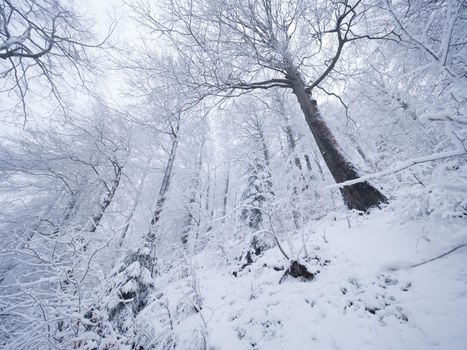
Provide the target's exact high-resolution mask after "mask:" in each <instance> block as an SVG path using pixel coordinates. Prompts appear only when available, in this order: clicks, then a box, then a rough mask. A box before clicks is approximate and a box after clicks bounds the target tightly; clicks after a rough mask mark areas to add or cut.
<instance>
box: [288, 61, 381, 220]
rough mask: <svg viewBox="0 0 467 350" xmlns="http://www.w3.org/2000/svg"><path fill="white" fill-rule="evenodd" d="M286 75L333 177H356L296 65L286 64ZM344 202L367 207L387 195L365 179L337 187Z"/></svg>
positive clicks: (358, 206)
mask: <svg viewBox="0 0 467 350" xmlns="http://www.w3.org/2000/svg"><path fill="white" fill-rule="evenodd" d="M287 75H288V78H289V79H290V82H291V84H292V90H293V93H294V95H295V96H296V98H297V100H298V102H299V104H300V107H301V109H302V111H303V114H304V115H305V119H306V122H307V124H308V127H309V128H310V130H311V133H312V134H313V137H314V139H315V141H316V144H317V145H318V148H319V150H320V152H321V155H322V156H323V158H324V161H325V162H326V165H327V166H328V168H329V171H330V172H331V174H332V176H333V177H334V180H335V181H336V182H337V183H339V182H343V181H347V180H353V179H356V178H358V177H359V175H358V173H357V171H356V170H355V168H354V166H353V165H352V164H351V163H350V162H349V161H347V160H346V159H345V157H344V155H343V154H342V151H341V150H340V148H339V145H338V144H337V141H336V139H335V137H334V135H333V134H332V132H331V130H330V129H329V128H328V126H327V125H326V123H325V121H324V120H323V119H322V118H321V115H320V114H319V110H318V106H317V103H316V101H315V100H313V99H312V98H311V96H310V94H309V92H307V91H306V86H305V83H304V82H303V80H302V78H301V77H300V75H299V73H298V71H297V69H296V68H295V67H292V66H291V67H289V68H287ZM340 191H341V193H342V197H343V199H344V202H345V204H346V205H347V207H348V208H349V209H356V210H361V211H367V210H368V209H369V208H371V207H375V206H378V205H379V204H381V203H387V199H386V197H385V196H384V195H383V194H382V193H381V192H380V191H379V190H378V189H376V188H375V187H373V186H372V185H370V184H369V183H368V182H366V181H365V182H361V183H357V184H355V185H351V186H345V187H343V188H340Z"/></svg>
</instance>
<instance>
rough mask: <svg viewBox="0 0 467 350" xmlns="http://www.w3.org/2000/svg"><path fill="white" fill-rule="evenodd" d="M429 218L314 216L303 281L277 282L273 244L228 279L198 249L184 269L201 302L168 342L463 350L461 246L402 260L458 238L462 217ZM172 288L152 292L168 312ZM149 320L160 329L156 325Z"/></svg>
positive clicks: (226, 269)
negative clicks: (158, 295)
mask: <svg viewBox="0 0 467 350" xmlns="http://www.w3.org/2000/svg"><path fill="white" fill-rule="evenodd" d="M432 220H435V219H427V218H424V219H423V220H420V221H412V222H408V223H402V222H401V220H400V219H399V218H398V217H397V215H396V214H395V213H394V212H392V211H391V210H388V209H386V210H384V211H375V212H373V213H372V214H370V215H369V216H358V215H355V216H343V217H340V218H336V219H335V220H334V218H332V217H328V218H326V219H323V220H321V221H319V222H317V223H315V224H314V225H315V226H313V227H308V230H309V231H310V232H311V231H313V232H314V233H313V234H312V235H311V236H310V238H309V240H308V242H307V251H308V254H309V258H308V259H307V260H306V261H303V262H304V263H306V265H307V267H308V269H309V270H310V272H312V273H315V274H316V277H315V278H314V279H313V280H312V281H300V280H297V279H293V278H290V277H287V278H284V279H283V280H282V281H281V283H279V282H280V280H281V278H282V276H283V274H284V271H283V268H284V267H285V266H287V262H286V261H285V260H284V258H283V256H282V255H281V254H280V252H279V250H278V249H277V248H274V249H271V250H269V251H267V252H266V253H265V254H263V255H262V256H261V257H259V258H258V260H257V261H255V262H254V263H253V264H252V265H250V266H249V267H246V268H245V269H244V270H242V271H241V272H239V273H238V275H237V277H235V276H234V275H233V274H232V267H231V266H216V265H213V261H218V260H214V259H212V256H211V255H210V254H205V255H198V256H196V257H194V259H193V261H192V268H193V271H194V274H193V276H196V279H197V281H196V284H197V288H198V292H199V294H200V296H201V299H202V300H201V304H202V309H201V311H200V312H199V313H198V312H193V313H192V314H191V316H189V317H188V318H186V319H179V320H178V321H174V322H172V325H171V330H172V331H171V334H172V336H173V337H174V338H173V341H174V343H175V345H176V347H177V348H180V349H198V348H199V349H202V348H204V347H205V344H206V345H207V348H208V349H212V350H215V349H218V350H228V349H232V350H239V349H451V350H456V349H458V350H461V349H465V348H466V346H467V332H466V330H467V329H466V326H467V323H466V320H467V316H466V315H467V248H460V249H458V250H457V251H455V252H453V253H452V254H449V255H447V256H445V257H442V258H440V259H437V260H434V261H432V262H429V263H426V264H423V265H421V266H418V267H413V268H410V267H409V266H411V265H414V264H417V263H420V262H423V261H425V260H428V259H431V258H433V257H436V256H438V255H440V254H442V253H444V252H446V251H448V250H450V249H451V248H453V247H454V246H456V244H454V242H458V243H459V244H462V243H465V242H467V230H466V229H465V219H459V220H458V221H455V220H454V221H451V222H450V223H446V222H433V221H432ZM293 243H296V246H297V247H299V246H300V241H299V240H297V242H293ZM297 253H298V252H297ZM159 283H161V281H159ZM159 286H160V284H159ZM180 286H181V285H180V280H178V281H177V282H174V284H170V283H169V284H167V285H166V287H164V288H162V289H161V291H162V293H163V294H164V295H165V298H167V305H168V308H169V309H172V310H171V314H172V315H174V314H176V312H177V310H176V309H177V307H176V306H177V305H178V306H179V304H180V303H181V300H183V299H184V298H185V299H189V298H190V297H189V295H188V293H184V292H183V288H181V287H180ZM149 309H150V308H149ZM141 316H143V317H144V318H145V319H146V320H148V319H152V320H154V315H151V314H150V313H147V314H146V315H141ZM153 327H154V328H153V330H155V332H156V333H157V330H159V332H162V333H165V336H167V329H165V331H164V330H162V329H161V328H160V324H158V322H155V323H154V325H153ZM161 336H163V335H162V334H161Z"/></svg>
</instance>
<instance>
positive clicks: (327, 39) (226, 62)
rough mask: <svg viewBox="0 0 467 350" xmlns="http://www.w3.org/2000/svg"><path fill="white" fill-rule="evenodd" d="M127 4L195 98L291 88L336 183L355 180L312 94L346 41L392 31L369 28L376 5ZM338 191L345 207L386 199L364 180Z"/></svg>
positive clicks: (210, 0)
mask: <svg viewBox="0 0 467 350" xmlns="http://www.w3.org/2000/svg"><path fill="white" fill-rule="evenodd" d="M129 6H131V7H132V8H133V11H134V12H135V13H136V15H137V16H136V17H137V20H138V21H139V23H140V25H141V26H144V27H146V28H148V29H149V30H150V31H152V32H158V33H162V34H163V36H164V37H165V38H166V39H167V40H168V43H169V45H171V48H172V50H175V52H176V54H177V56H178V57H179V62H185V63H186V65H187V67H188V68H187V69H186V72H185V76H184V77H180V78H178V79H177V83H180V82H181V83H182V84H185V85H190V86H191V88H192V90H194V91H197V93H198V94H199V96H200V98H203V97H206V96H223V97H225V96H239V95H241V94H243V93H246V92H249V91H253V90H256V89H271V88H285V89H290V90H291V91H292V93H293V94H294V95H295V96H296V98H297V101H298V103H299V105H300V107H301V109H302V112H303V114H304V116H305V119H306V121H307V124H308V126H309V128H310V131H311V133H312V135H313V137H314V139H315V141H316V144H317V145H318V147H319V150H320V152H321V155H322V156H323V158H324V160H325V162H326V164H327V166H328V168H329V170H330V172H331V174H332V176H333V177H334V179H335V180H336V182H344V181H347V180H351V179H356V178H358V177H359V174H358V172H357V170H356V168H355V167H354V166H353V164H352V163H351V162H350V161H349V160H348V159H346V157H345V155H344V153H343V152H342V150H341V149H340V147H339V145H338V143H337V141H336V138H335V137H334V135H333V133H332V131H331V130H330V129H329V127H328V125H327V124H326V121H325V120H324V119H323V118H322V117H321V115H320V113H319V111H318V107H317V103H316V100H315V99H313V98H312V95H311V93H312V92H313V91H315V90H317V89H320V90H323V91H325V92H328V93H329V91H328V89H329V87H328V86H327V85H325V84H329V83H330V82H331V81H333V80H334V79H336V78H339V75H340V74H342V72H341V70H340V69H338V68H339V67H338V63H339V61H340V60H341V57H342V53H343V49H344V47H345V46H347V45H348V44H349V43H351V42H355V41H357V40H359V39H365V38H366V39H371V38H382V37H387V36H388V35H389V34H388V33H387V32H382V31H381V29H380V30H379V32H378V31H372V30H371V29H370V28H369V26H370V24H369V23H371V22H370V21H367V20H366V19H367V17H366V16H368V13H371V11H373V9H374V8H373V7H371V6H370V5H368V4H365V3H364V2H363V1H362V0H356V1H350V0H326V1H324V0H313V1H300V0H287V1H283V0H166V1H163V4H161V6H160V8H158V9H154V8H153V7H152V6H151V4H150V3H148V2H146V1H145V0H141V1H137V2H132V3H131V4H129ZM362 23H364V24H365V25H364V26H363V25H362ZM378 27H379V28H383V29H384V28H385V26H382V25H381V23H379V24H378ZM360 32H361V34H359V33H360ZM370 32H371V33H372V34H369V33H370ZM161 73H163V74H168V72H167V70H165V71H164V72H162V71H161ZM340 190H341V193H342V195H343V198H344V201H345V203H346V205H347V206H348V207H349V208H350V209H357V210H363V211H366V210H367V209H369V208H370V207H373V206H376V205H378V204H380V203H382V202H386V198H385V196H384V195H383V194H381V193H380V191H378V190H377V189H376V188H375V187H373V186H371V185H370V184H369V183H368V182H359V183H356V184H353V185H351V186H345V187H342V188H341V189H340Z"/></svg>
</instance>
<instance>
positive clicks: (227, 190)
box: [222, 163, 230, 222]
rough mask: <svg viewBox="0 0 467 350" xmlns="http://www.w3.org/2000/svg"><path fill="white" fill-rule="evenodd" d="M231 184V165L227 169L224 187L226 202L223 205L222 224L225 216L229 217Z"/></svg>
mask: <svg viewBox="0 0 467 350" xmlns="http://www.w3.org/2000/svg"><path fill="white" fill-rule="evenodd" d="M229 182H230V163H229V167H228V169H227V177H226V179H225V186H224V202H223V204H222V222H225V216H226V215H227V200H228V197H229Z"/></svg>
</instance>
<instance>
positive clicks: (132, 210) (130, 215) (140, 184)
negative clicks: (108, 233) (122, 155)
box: [118, 168, 148, 247]
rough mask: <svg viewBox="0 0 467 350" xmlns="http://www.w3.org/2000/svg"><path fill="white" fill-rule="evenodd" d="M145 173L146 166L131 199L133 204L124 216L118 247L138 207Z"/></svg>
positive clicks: (121, 243) (146, 172)
mask: <svg viewBox="0 0 467 350" xmlns="http://www.w3.org/2000/svg"><path fill="white" fill-rule="evenodd" d="M147 175H148V168H146V170H145V172H144V174H143V177H142V178H141V181H140V183H139V185H138V189H137V192H136V196H135V199H134V200H133V204H132V206H131V209H130V212H129V213H128V215H127V217H126V218H125V226H123V229H122V232H121V233H120V239H119V242H118V246H119V247H122V245H123V241H124V240H125V237H126V234H127V233H128V229H129V228H130V222H131V220H132V219H133V216H134V215H135V212H136V209H137V208H138V204H139V201H140V199H141V194H142V192H143V187H144V181H145V180H146V177H147Z"/></svg>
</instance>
